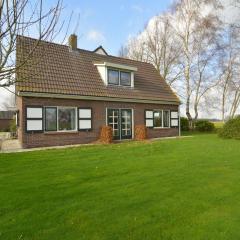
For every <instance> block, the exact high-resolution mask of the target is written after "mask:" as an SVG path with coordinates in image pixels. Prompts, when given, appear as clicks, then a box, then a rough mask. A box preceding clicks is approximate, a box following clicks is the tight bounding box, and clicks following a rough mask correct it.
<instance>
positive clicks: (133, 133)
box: [105, 107, 135, 141]
mask: <svg viewBox="0 0 240 240" xmlns="http://www.w3.org/2000/svg"><path fill="white" fill-rule="evenodd" d="M108 109H110V110H111V109H112V110H114V109H119V110H122V109H126V110H131V111H132V139H134V135H135V132H134V129H135V127H134V109H133V108H118V107H115V108H114V107H107V108H106V112H105V123H106V126H108ZM121 140H122V139H121V133H120V141H121Z"/></svg>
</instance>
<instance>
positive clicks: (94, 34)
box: [87, 29, 106, 42]
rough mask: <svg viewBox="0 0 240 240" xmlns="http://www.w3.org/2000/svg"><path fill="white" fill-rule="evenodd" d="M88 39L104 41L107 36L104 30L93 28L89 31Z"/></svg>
mask: <svg viewBox="0 0 240 240" xmlns="http://www.w3.org/2000/svg"><path fill="white" fill-rule="evenodd" d="M87 39H88V40H90V41H94V42H104V41H105V39H106V38H105V36H104V34H103V33H102V32H100V31H98V30H95V29H92V30H90V31H89V32H88V34H87Z"/></svg>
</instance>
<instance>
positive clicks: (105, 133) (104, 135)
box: [100, 126, 113, 144]
mask: <svg viewBox="0 0 240 240" xmlns="http://www.w3.org/2000/svg"><path fill="white" fill-rule="evenodd" d="M112 140H113V130H112V128H111V127H110V126H102V128H101V134H100V141H101V142H102V143H106V144H109V143H112Z"/></svg>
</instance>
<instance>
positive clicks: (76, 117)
mask: <svg viewBox="0 0 240 240" xmlns="http://www.w3.org/2000/svg"><path fill="white" fill-rule="evenodd" d="M51 107H52V108H53V107H55V108H57V130H56V131H47V130H45V127H44V132H61V133H62V132H77V130H78V122H77V120H78V115H77V114H78V111H77V109H78V108H77V107H73V106H45V107H44V110H45V109H46V108H51ZM69 108H71V109H75V129H73V130H59V124H58V110H59V109H69ZM44 112H46V111H44ZM45 118H46V116H44V122H45V121H46V119H45Z"/></svg>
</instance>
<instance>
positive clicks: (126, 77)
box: [120, 72, 131, 86]
mask: <svg viewBox="0 0 240 240" xmlns="http://www.w3.org/2000/svg"><path fill="white" fill-rule="evenodd" d="M120 85H123V86H131V73H130V72H120Z"/></svg>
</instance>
